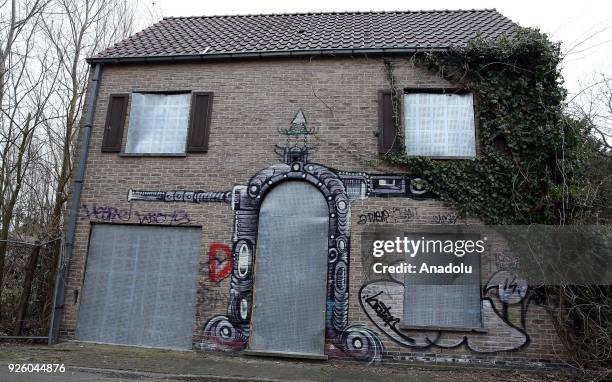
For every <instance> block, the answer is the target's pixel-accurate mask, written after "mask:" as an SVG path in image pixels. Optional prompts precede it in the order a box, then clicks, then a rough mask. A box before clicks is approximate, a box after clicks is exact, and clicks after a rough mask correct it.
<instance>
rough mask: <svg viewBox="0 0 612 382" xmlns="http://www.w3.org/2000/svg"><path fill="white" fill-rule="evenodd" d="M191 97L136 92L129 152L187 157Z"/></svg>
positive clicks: (130, 127) (128, 146)
mask: <svg viewBox="0 0 612 382" xmlns="http://www.w3.org/2000/svg"><path fill="white" fill-rule="evenodd" d="M190 99H191V95H190V94H189V93H183V94H150V93H133V94H132V105H131V108H130V126H129V129H128V138H127V139H128V140H127V146H126V150H125V151H126V152H127V153H132V154H184V153H185V147H186V143H187V127H188V124H189V104H190Z"/></svg>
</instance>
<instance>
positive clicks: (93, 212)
mask: <svg viewBox="0 0 612 382" xmlns="http://www.w3.org/2000/svg"><path fill="white" fill-rule="evenodd" d="M83 209H84V210H85V214H86V215H87V218H88V219H90V220H92V219H95V220H100V221H104V222H117V221H124V222H125V221H129V220H130V218H131V216H132V206H130V208H129V209H125V208H122V209H119V208H116V207H113V206H107V205H101V206H99V205H97V204H95V203H94V204H91V205H89V204H83Z"/></svg>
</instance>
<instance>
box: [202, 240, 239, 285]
mask: <svg viewBox="0 0 612 382" xmlns="http://www.w3.org/2000/svg"><path fill="white" fill-rule="evenodd" d="M233 265H234V259H233V258H232V250H231V249H230V247H228V246H227V245H225V244H220V243H213V244H211V245H210V249H209V251H208V278H209V280H210V281H212V282H214V283H216V282H219V281H221V280H223V279H225V278H227V277H228V276H229V274H230V272H231V271H232V267H233Z"/></svg>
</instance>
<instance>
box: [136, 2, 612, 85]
mask: <svg viewBox="0 0 612 382" xmlns="http://www.w3.org/2000/svg"><path fill="white" fill-rule="evenodd" d="M141 4H142V6H141V9H140V12H139V20H138V21H139V22H138V27H139V28H140V29H142V28H144V27H145V26H146V25H147V24H151V23H152V22H153V21H155V20H158V19H160V18H161V17H169V16H203V15H207V16H211V15H235V14H261V13H291V12H317V11H395V10H402V11H403V10H430V9H483V8H495V9H497V10H498V11H499V12H500V13H502V14H503V15H505V16H506V17H508V18H510V19H511V20H513V21H514V22H516V23H518V24H519V25H521V26H524V27H537V28H539V29H540V30H541V31H543V32H545V33H547V34H548V35H549V36H550V38H551V39H552V40H553V41H559V42H561V47H562V51H563V52H564V55H565V58H564V63H563V66H562V72H563V76H564V78H565V85H566V87H567V88H568V91H569V96H570V97H571V96H572V95H573V94H575V93H577V92H579V91H580V89H583V88H584V87H586V86H588V85H589V84H592V83H594V82H596V81H597V79H598V77H599V78H600V73H605V74H607V75H612V1H601V0H600V1H588V0H573V1H567V0H561V1H559V0H558V1H537V0H531V1H525V0H514V1H508V0H506V1H497V0H487V1H484V0H454V1H450V0H428V1H424V0H418V1H415V0H377V1H374V0H351V1H347V0H337V1H332V0H309V1H301V0H285V1H279V0H267V1H254V0H252V1H244V0H243V1H239V0H223V1H202V0H199V1H198V0H141Z"/></svg>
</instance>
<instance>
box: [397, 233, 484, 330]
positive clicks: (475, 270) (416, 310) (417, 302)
mask: <svg viewBox="0 0 612 382" xmlns="http://www.w3.org/2000/svg"><path fill="white" fill-rule="evenodd" d="M407 236H409V235H407ZM419 238H420V236H419V237H415V238H414V240H418V239H419ZM427 239H428V240H429V239H431V240H440V241H442V242H445V241H446V240H453V241H454V240H456V239H457V238H456V237H451V236H448V235H428V236H427ZM463 239H466V238H465V237H464V238H463ZM473 240H474V241H476V240H479V238H478V237H476V236H474V238H473ZM433 247H434V246H432V248H433ZM417 256H419V258H418V260H415V258H408V259H407V261H408V262H409V263H412V264H415V265H416V266H417V269H416V272H417V273H414V274H406V275H405V278H404V285H405V289H404V319H403V321H402V324H403V325H405V326H411V327H412V326H416V327H440V328H480V327H481V326H482V319H481V299H480V258H479V255H478V254H477V253H471V254H467V253H466V254H465V255H464V256H463V257H457V256H455V255H453V254H448V253H443V252H441V251H437V250H436V251H434V252H430V253H426V254H420V255H417ZM423 262H424V263H426V265H427V266H428V267H432V266H434V267H439V266H443V267H446V266H448V265H449V264H451V265H453V266H461V263H463V265H464V267H467V266H471V267H472V273H457V274H453V273H450V274H448V273H429V274H428V273H419V271H420V270H421V269H420V268H421V264H422V263H423ZM429 269H431V268H429Z"/></svg>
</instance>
